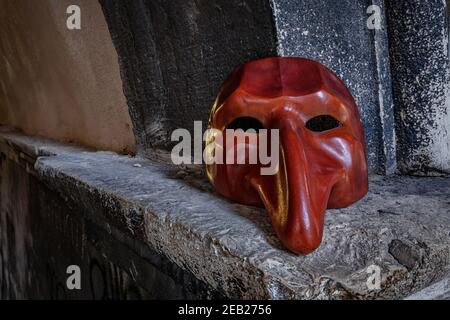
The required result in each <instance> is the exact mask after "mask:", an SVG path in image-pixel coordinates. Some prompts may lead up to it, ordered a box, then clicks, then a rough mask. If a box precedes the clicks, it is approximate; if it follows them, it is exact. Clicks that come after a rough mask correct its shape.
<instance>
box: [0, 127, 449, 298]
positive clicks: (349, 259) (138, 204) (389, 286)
mask: <svg viewBox="0 0 450 320" xmlns="http://www.w3.org/2000/svg"><path fill="white" fill-rule="evenodd" d="M0 145H1V146H2V150H1V151H2V152H4V153H6V154H13V153H12V152H10V151H8V150H5V149H8V148H9V149H11V148H12V149H14V150H16V152H14V154H19V157H18V158H17V159H16V160H17V161H21V160H24V162H26V163H34V167H33V165H32V166H29V170H30V171H33V174H35V175H36V176H37V177H38V179H40V180H41V181H43V182H44V183H45V184H46V185H47V186H48V187H49V188H51V189H52V190H54V191H56V192H57V193H59V194H60V195H61V196H62V197H63V198H64V199H67V200H68V201H74V202H75V203H77V205H79V206H81V207H82V208H83V210H84V211H85V212H86V215H87V217H88V218H89V219H91V220H92V221H94V222H95V223H96V224H97V225H98V226H100V227H101V228H103V229H104V230H106V231H108V233H109V234H111V236H115V235H116V234H122V235H124V236H128V237H131V238H132V239H133V240H134V241H137V242H139V243H142V244H144V245H145V246H148V247H150V248H151V249H152V250H154V251H156V252H158V253H160V254H162V255H164V256H166V257H167V258H168V259H170V260H171V261H172V262H174V263H175V264H177V265H178V266H179V267H181V268H182V269H184V270H186V271H188V272H190V273H192V274H193V275H194V276H195V277H196V278H197V279H199V280H201V281H203V282H204V283H206V284H208V285H209V286H211V287H212V288H214V289H215V290H217V291H218V292H220V293H222V294H223V295H225V296H227V297H231V298H251V299H253V298H273V299H312V298H323V299H344V298H353V299H358V298H368V299H372V298H404V297H407V296H409V295H410V294H412V293H415V292H417V291H419V290H421V289H423V288H425V287H427V286H429V285H431V284H432V283H435V282H438V281H440V280H442V279H443V278H444V277H445V275H446V274H447V273H448V272H449V270H450V268H449V263H450V197H449V194H450V178H412V177H399V176H391V177H382V176H372V177H371V180H370V191H369V194H368V195H367V196H366V197H365V198H364V199H363V200H362V201H360V202H359V203H357V204H355V205H353V206H351V207H349V208H346V209H341V210H329V211H328V212H327V216H326V228H325V236H324V239H323V244H322V246H321V248H320V249H319V250H317V251H316V252H314V253H313V254H310V255H308V256H295V255H293V254H290V253H289V252H287V251H285V250H283V249H282V248H281V246H280V244H279V242H278V240H277V239H276V237H275V236H274V233H273V231H272V228H271V226H270V223H269V221H268V219H267V217H266V214H265V212H264V210H261V209H257V208H252V207H246V206H242V205H237V204H233V203H230V202H228V201H226V200H224V199H222V198H221V197H219V196H217V195H215V194H214V193H213V192H212V191H211V188H210V186H209V184H208V183H207V181H205V180H204V179H203V178H202V177H201V176H200V175H199V174H198V173H197V172H196V171H195V170H191V169H184V170H183V169H180V168H176V167H171V166H167V165H164V164H163V163H161V162H159V161H157V160H148V159H143V158H138V157H136V158H131V157H127V156H120V155H117V154H114V153H110V152H92V151H88V150H85V149H81V148H78V147H73V146H68V145H63V144H59V143H56V142H52V141H48V140H45V139H37V138H31V137H27V136H24V135H20V134H16V133H11V132H2V133H0ZM17 151H18V152H17ZM111 230H117V231H118V233H115V232H111ZM371 265H376V266H378V267H379V268H380V271H381V273H380V275H381V283H380V289H374V288H373V287H372V288H369V287H370V286H368V285H367V282H368V278H369V276H370V275H371V274H370V273H368V267H369V266H371ZM447 288H448V286H447Z"/></svg>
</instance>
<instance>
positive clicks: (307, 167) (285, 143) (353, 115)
mask: <svg viewBox="0 0 450 320" xmlns="http://www.w3.org/2000/svg"><path fill="white" fill-rule="evenodd" d="M325 115H326V116H329V117H332V118H334V119H336V120H338V121H339V122H340V126H338V127H333V128H331V129H328V130H321V129H320V128H319V130H311V129H310V128H309V127H308V126H307V124H308V123H311V122H309V121H311V120H312V119H314V118H315V117H320V116H325ZM240 117H250V118H253V119H256V120H258V121H259V122H260V124H261V125H262V127H264V128H266V129H279V137H280V147H279V157H280V162H279V167H278V171H277V173H276V174H274V175H261V173H260V167H261V164H260V163H257V164H211V165H207V167H206V169H207V173H208V177H209V179H210V181H211V183H212V184H213V185H214V187H215V189H216V190H217V191H218V192H219V193H220V194H222V195H223V196H225V197H227V198H229V199H231V200H233V201H236V202H238V203H242V204H247V205H259V206H264V207H265V208H266V209H267V212H268V214H269V216H270V219H271V221H272V225H273V227H274V229H275V231H276V233H277V235H278V237H279V239H280V240H281V242H282V243H283V244H284V246H286V247H287V248H288V249H289V250H291V251H293V252H295V253H301V254H307V253H310V252H312V251H313V250H315V249H316V248H317V247H318V246H319V245H320V243H321V241H322V235H323V226H324V215H325V210H326V208H342V207H346V206H348V205H350V204H352V203H353V202H355V201H357V200H359V199H361V198H362V197H363V196H364V195H365V194H366V193H367V189H368V179H367V164H366V155H365V148H364V133H363V128H362V125H361V121H360V117H359V112H358V108H357V105H356V103H355V101H354V99H353V98H352V96H351V94H350V92H349V90H348V89H347V88H346V87H345V85H344V84H343V82H342V81H341V80H340V79H338V78H337V77H336V76H335V75H334V74H333V73H332V72H331V71H330V70H328V69H327V68H326V67H324V66H323V65H321V64H320V63H318V62H315V61H312V60H308V59H304V58H280V57H276V58H266V59H262V60H257V61H252V62H248V63H246V64H244V65H243V66H241V67H238V68H237V69H236V70H235V71H233V73H232V74H231V75H230V76H229V78H228V79H227V80H226V81H225V83H224V84H223V86H222V88H221V90H220V93H219V95H218V97H217V99H216V102H215V105H214V106H213V109H212V111H211V116H210V128H214V129H217V130H220V131H224V130H225V129H226V128H227V127H228V126H229V125H230V123H232V122H233V121H234V120H236V119H237V118H240ZM240 143H241V145H237V142H236V141H234V143H233V144H231V145H229V146H228V145H225V143H223V144H222V145H221V146H219V147H222V148H223V150H224V154H225V156H226V155H227V154H228V152H229V150H230V148H235V149H236V148H247V149H249V148H256V147H257V146H255V145H252V144H251V141H245V142H244V143H242V141H241V142H240ZM269 143H270V142H269Z"/></svg>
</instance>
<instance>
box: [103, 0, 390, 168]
mask: <svg viewBox="0 0 450 320" xmlns="http://www.w3.org/2000/svg"><path fill="white" fill-rule="evenodd" d="M100 3H101V4H102V8H103V11H104V13H105V17H106V20H107V22H108V26H109V29H110V32H111V35H112V38H113V42H114V45H115V47H116V49H117V52H118V55H119V60H120V65H121V70H122V77H123V81H124V91H125V95H126V97H127V100H128V104H129V108H130V113H131V115H132V118H133V123H134V126H135V134H136V137H137V143H138V148H139V151H141V152H143V153H151V149H152V148H153V147H162V148H166V149H167V148H168V147H170V145H171V142H170V134H171V132H172V130H173V129H174V128H180V127H181V128H187V129H190V130H192V128H193V121H194V120H201V121H203V127H204V128H205V127H206V125H207V120H208V116H209V112H210V108H211V106H212V103H213V101H214V99H215V95H216V94H217V92H218V89H219V87H220V85H221V83H222V82H223V81H224V79H225V78H226V77H227V76H228V74H229V73H230V72H231V71H232V70H233V68H234V67H236V66H238V65H240V64H242V63H244V62H246V61H248V60H252V59H257V58H262V57H266V56H273V55H282V56H305V57H309V58H313V59H316V60H318V61H320V62H322V63H324V64H325V65H326V66H327V67H329V68H330V69H332V70H333V71H334V72H336V73H337V74H338V75H339V76H340V77H341V78H342V79H343V80H344V82H345V83H346V84H347V86H348V87H349V88H350V90H351V91H352V93H353V95H354V97H355V99H356V101H357V103H358V105H359V107H360V110H361V116H362V120H363V123H364V127H365V130H366V141H367V150H368V160H369V165H370V168H371V171H372V172H379V173H391V172H393V171H394V170H395V145H394V121H393V111H392V97H391V88H390V72H389V64H388V51H387V37H386V25H385V22H386V21H385V17H384V11H383V12H382V30H379V31H378V30H377V31H375V30H369V29H368V28H367V18H368V17H369V15H368V14H367V13H366V10H367V7H368V6H369V5H370V4H372V1H369V0H358V1H353V0H352V1H350V0H349V1H339V2H336V1H331V0H328V1H319V2H318V1H312V0H304V1H278V0H271V1H269V0H264V1H260V0H245V1H241V0H239V1H234V0H232V1H230V0H214V1H210V0H202V1H185V0H180V1H154V0H152V1H147V0H137V1H121V2H118V1H114V0H100ZM374 3H378V4H379V5H380V6H381V7H382V8H383V9H384V7H383V1H376V2H374ZM349 17H351V18H349Z"/></svg>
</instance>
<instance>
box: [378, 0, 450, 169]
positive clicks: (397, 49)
mask: <svg viewBox="0 0 450 320" xmlns="http://www.w3.org/2000/svg"><path fill="white" fill-rule="evenodd" d="M448 3H449V1H442V0H429V1H420V0H410V1H398V0H388V1H387V8H388V11H387V12H388V13H389V14H388V17H389V41H390V51H391V66H392V71H393V72H392V74H393V77H392V78H393V89H394V90H393V92H394V101H395V116H396V118H395V120H396V124H397V158H398V168H399V170H400V171H401V172H402V173H405V174H419V175H443V174H449V173H450V56H449V55H450V51H449V17H450V14H449V10H450V9H449V6H448Z"/></svg>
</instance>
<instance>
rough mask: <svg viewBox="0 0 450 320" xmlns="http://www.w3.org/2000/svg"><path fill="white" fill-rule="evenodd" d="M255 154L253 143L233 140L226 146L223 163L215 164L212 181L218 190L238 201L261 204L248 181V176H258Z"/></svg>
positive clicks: (256, 150) (255, 148)
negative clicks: (214, 173)
mask: <svg viewBox="0 0 450 320" xmlns="http://www.w3.org/2000/svg"><path fill="white" fill-rule="evenodd" d="M251 155H253V156H251ZM255 155H256V159H255V158H254V156H255ZM257 156H258V149H257V145H256V144H254V143H248V142H241V143H237V142H236V141H235V143H233V144H232V145H230V146H226V148H225V152H224V163H223V164H217V165H216V175H215V179H214V181H213V184H214V185H215V187H216V188H217V189H218V191H219V192H220V193H222V194H223V195H225V196H226V197H229V198H231V199H233V200H234V201H236V202H238V203H241V204H246V205H254V206H261V205H262V203H261V199H260V197H259V195H258V193H257V191H256V190H255V189H254V188H253V187H252V185H251V184H250V181H249V179H250V177H255V176H258V175H259V172H260V165H258V164H257V160H258V158H257Z"/></svg>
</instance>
